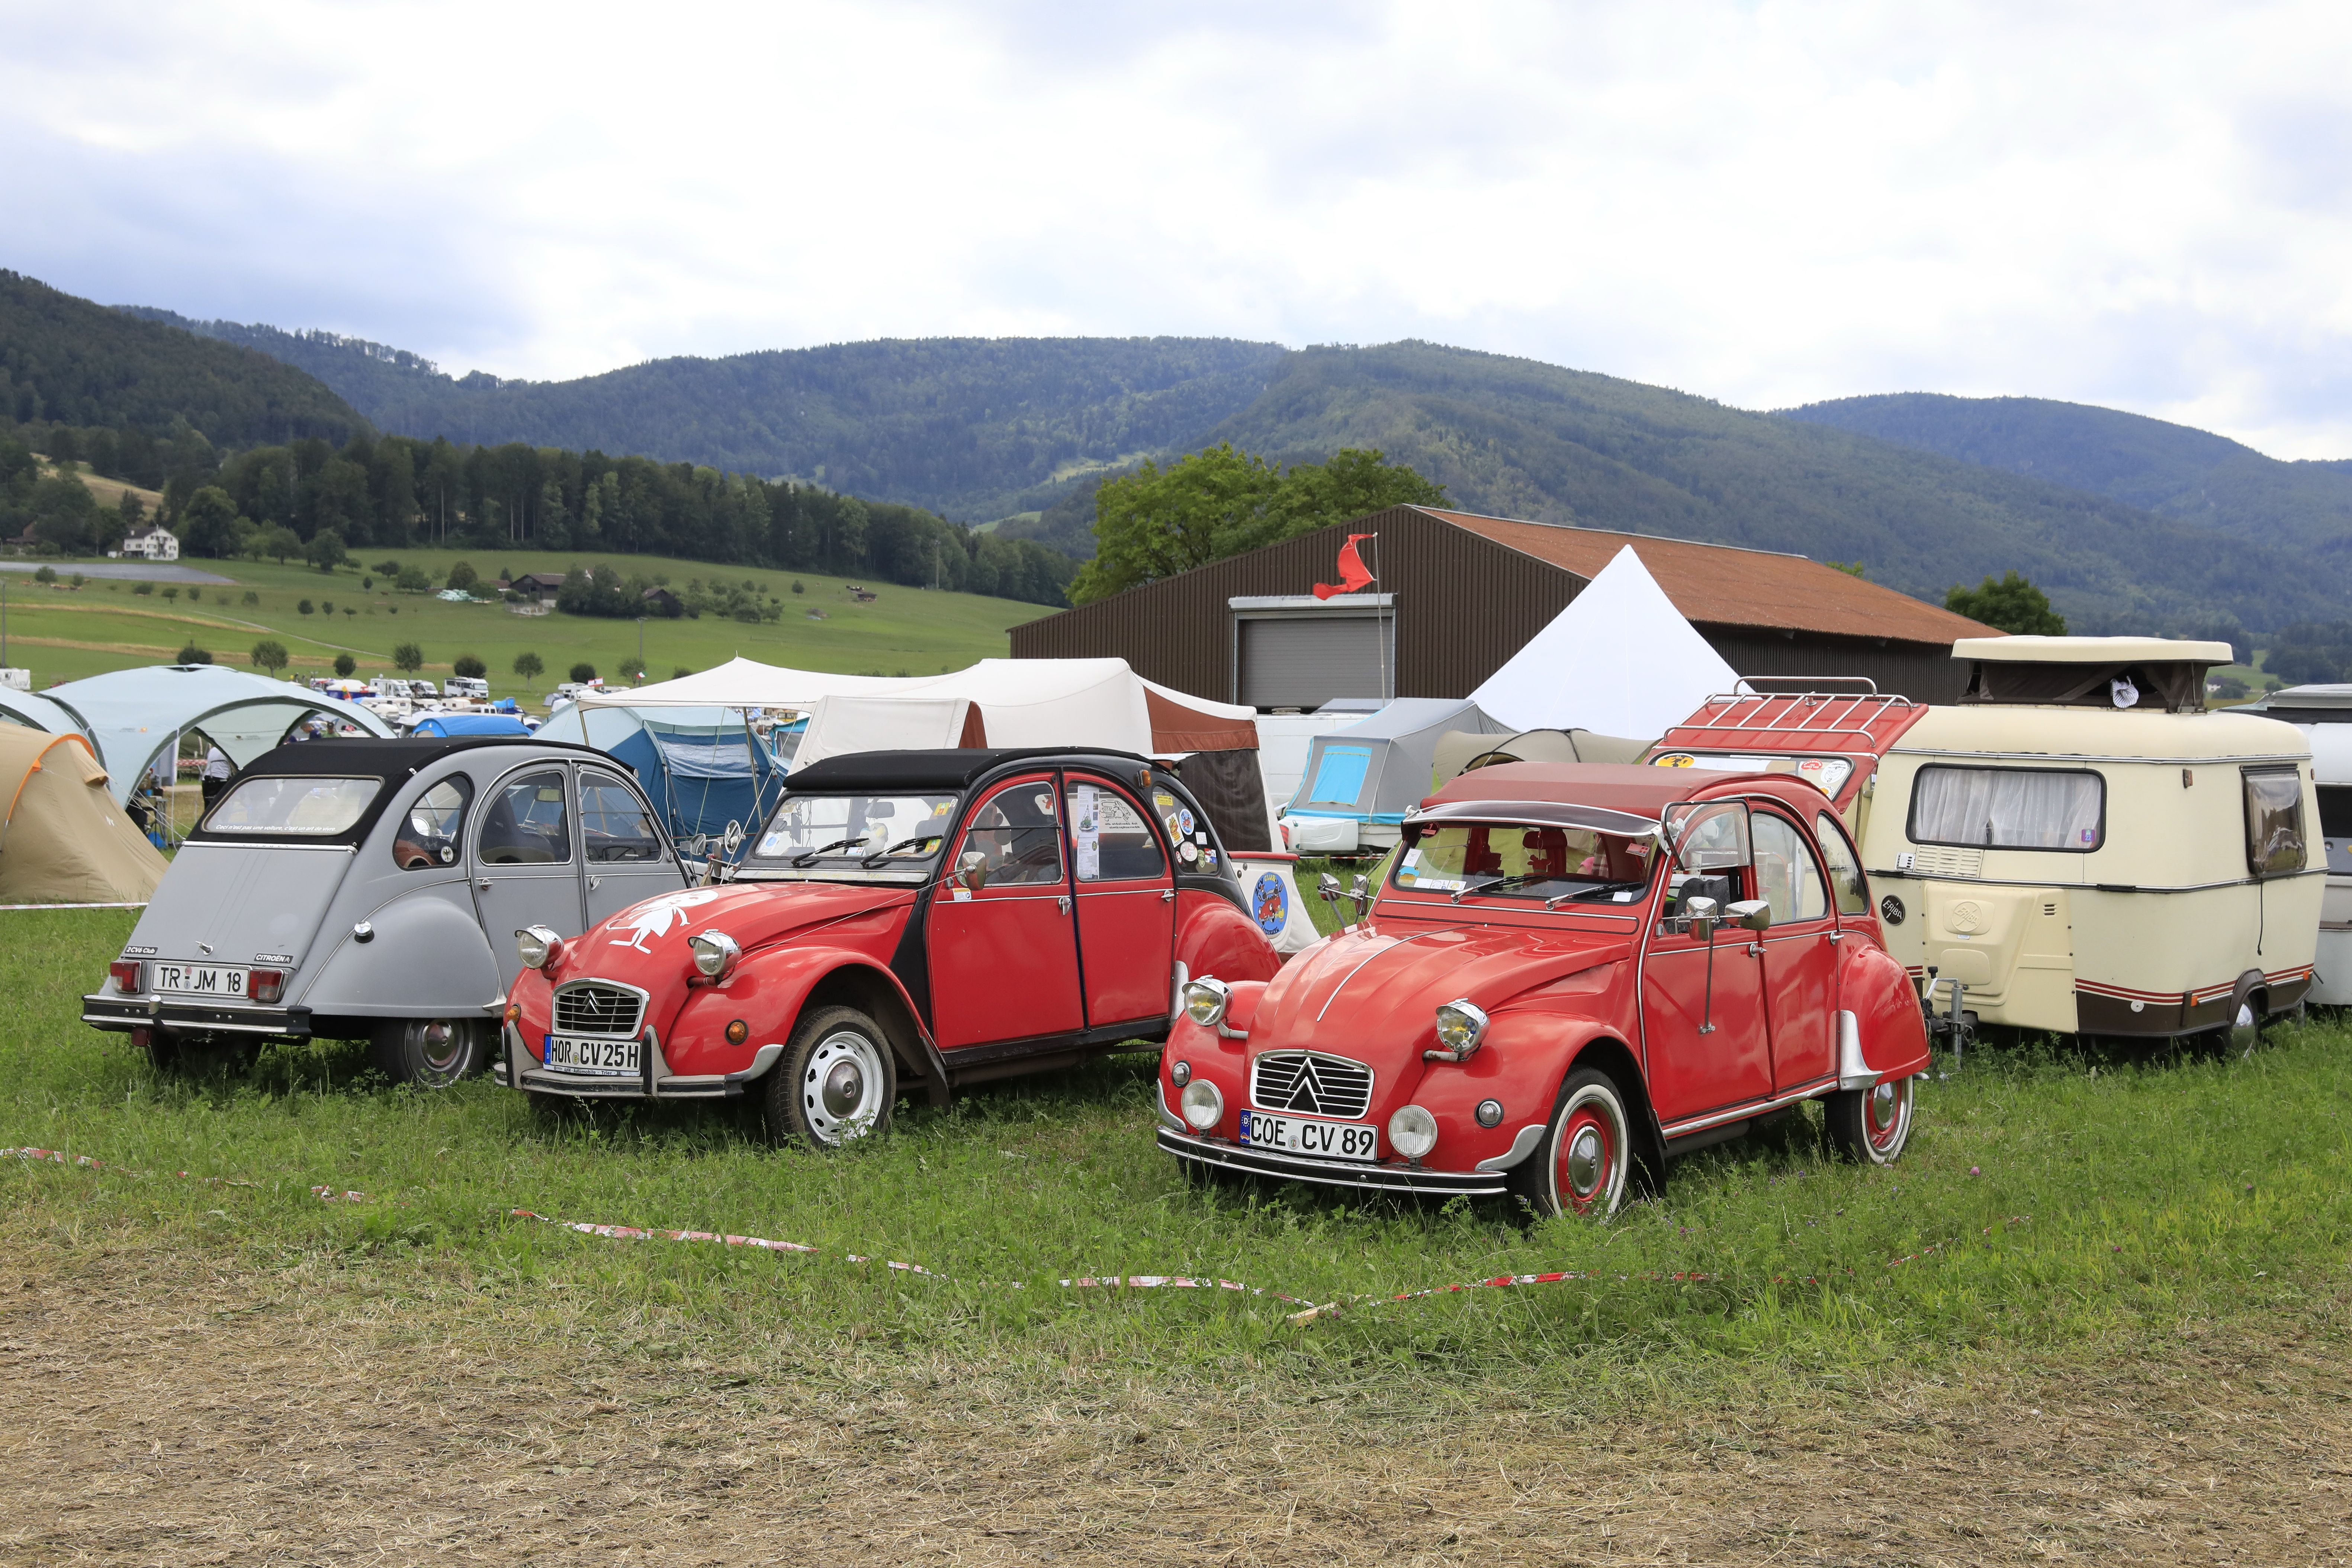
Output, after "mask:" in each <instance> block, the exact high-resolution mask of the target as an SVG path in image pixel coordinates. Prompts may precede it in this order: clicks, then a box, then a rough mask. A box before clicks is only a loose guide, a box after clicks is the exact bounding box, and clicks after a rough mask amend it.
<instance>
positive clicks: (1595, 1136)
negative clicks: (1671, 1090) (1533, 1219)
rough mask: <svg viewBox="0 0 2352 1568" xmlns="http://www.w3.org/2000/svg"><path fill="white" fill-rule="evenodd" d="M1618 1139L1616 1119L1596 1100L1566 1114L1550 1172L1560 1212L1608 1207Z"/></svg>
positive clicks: (1586, 1102)
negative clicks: (1605, 1111) (1552, 1168)
mask: <svg viewBox="0 0 2352 1568" xmlns="http://www.w3.org/2000/svg"><path fill="white" fill-rule="evenodd" d="M1617 1142H1618V1139H1617V1123H1616V1121H1614V1120H1613V1119H1612V1118H1611V1117H1609V1116H1608V1115H1607V1114H1605V1113H1604V1111H1603V1109H1602V1107H1601V1106H1600V1105H1599V1104H1597V1103H1596V1102H1594V1101H1591V1100H1587V1101H1585V1102H1584V1103H1583V1104H1580V1105H1579V1106H1577V1107H1576V1108H1575V1109H1574V1110H1570V1112H1569V1113H1568V1120H1567V1121H1566V1122H1565V1123H1563V1124H1562V1125H1561V1127H1560V1130H1559V1144H1558V1152H1557V1155H1556V1157H1555V1167H1556V1168H1555V1169H1554V1171H1553V1173H1552V1180H1553V1185H1554V1188H1555V1190H1556V1191H1557V1192H1558V1193H1559V1206H1560V1208H1561V1209H1562V1210H1563V1211H1565V1212H1567V1213H1570V1214H1590V1213H1591V1212H1592V1211H1593V1210H1594V1209H1595V1208H1598V1207H1606V1206H1607V1205H1608V1202H1609V1190H1610V1188H1611V1187H1612V1185H1613V1184H1615V1179H1616V1173H1617V1152H1618V1151H1617Z"/></svg>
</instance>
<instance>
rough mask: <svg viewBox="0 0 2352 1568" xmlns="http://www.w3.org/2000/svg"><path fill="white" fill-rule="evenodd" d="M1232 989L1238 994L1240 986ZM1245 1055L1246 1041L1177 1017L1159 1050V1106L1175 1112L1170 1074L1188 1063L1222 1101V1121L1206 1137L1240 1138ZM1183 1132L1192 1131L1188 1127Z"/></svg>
mask: <svg viewBox="0 0 2352 1568" xmlns="http://www.w3.org/2000/svg"><path fill="white" fill-rule="evenodd" d="M1219 978H1223V976H1220V977H1219ZM1252 989H1253V991H1262V990H1264V989H1265V988H1264V987H1263V986H1255V987H1253V988H1252ZM1235 990H1236V992H1238V991H1239V990H1240V987H1238V986H1236V987H1235ZM1237 1000H1238V998H1237ZM1247 1055H1248V1042H1247V1041H1245V1040H1238V1039H1231V1038H1228V1037H1225V1036H1223V1035H1220V1034H1218V1033H1217V1031H1216V1030H1214V1029H1213V1028H1208V1027H1205V1026H1202V1025H1199V1024H1196V1023H1194V1022H1192V1017H1191V1016H1190V1015H1189V1014H1184V1013H1179V1014H1177V1015H1176V1021H1175V1023H1174V1024H1172V1025H1171V1026H1170V1027H1169V1030H1168V1043H1167V1044H1166V1045H1164V1046H1162V1047H1160V1103H1161V1104H1163V1105H1165V1106H1166V1107H1167V1108H1168V1109H1169V1110H1171V1112H1172V1111H1173V1110H1175V1109H1176V1100H1177V1096H1178V1095H1179V1094H1180V1093H1181V1092H1182V1091H1181V1090H1180V1089H1178V1088H1177V1087H1176V1082H1175V1079H1174V1078H1173V1077H1172V1076H1171V1074H1172V1073H1173V1072H1174V1070H1175V1067H1176V1064H1177V1063H1178V1062H1185V1063H1188V1064H1190V1066H1191V1068H1192V1076H1193V1077H1194V1078H1196V1079H1206V1080H1207V1081H1209V1082H1211V1083H1213V1084H1215V1085H1216V1086H1217V1092H1218V1093H1219V1094H1221V1095H1223V1096H1224V1099H1225V1115H1224V1120H1223V1121H1220V1122H1218V1123H1217V1125H1216V1126H1214V1127H1212V1128H1209V1129H1208V1130H1207V1131H1208V1132H1209V1134H1210V1135H1211V1136H1212V1137H1216V1138H1223V1139H1227V1140H1231V1139H1234V1138H1236V1137H1238V1136H1240V1134H1241V1110H1242V1107H1244V1106H1245V1105H1247V1104H1248V1103H1249V1081H1248V1073H1247ZM1184 1130H1185V1131H1188V1132H1190V1131H1192V1128H1191V1127H1189V1126H1188V1127H1186V1128H1185V1129H1184Z"/></svg>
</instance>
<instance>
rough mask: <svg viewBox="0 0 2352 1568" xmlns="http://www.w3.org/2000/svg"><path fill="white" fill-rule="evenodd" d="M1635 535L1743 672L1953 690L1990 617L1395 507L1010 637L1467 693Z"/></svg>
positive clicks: (1297, 704) (1287, 681) (1355, 693)
mask: <svg viewBox="0 0 2352 1568" xmlns="http://www.w3.org/2000/svg"><path fill="white" fill-rule="evenodd" d="M1351 533H1369V534H1373V535H1376V536H1377V542H1367V543H1366V544H1365V545H1364V546H1363V551H1364V561H1365V564H1366V565H1367V566H1369V567H1370V568H1372V569H1373V570H1374V571H1376V572H1377V573H1378V574H1379V575H1380V580H1379V581H1378V582H1377V583H1375V584H1373V585H1372V586H1371V587H1370V589H1369V590H1368V591H1366V592H1364V593H1361V594H1352V595H1339V596H1335V597H1333V598H1331V599H1328V600H1321V599H1318V598H1316V597H1315V595H1314V585H1315V584H1317V583H1318V582H1320V583H1328V582H1331V581H1333V580H1335V579H1336V578H1337V577H1338V575H1339V573H1338V570H1337V566H1336V563H1337V560H1338V557H1339V547H1340V546H1341V545H1342V544H1344V543H1346V542H1347V539H1348V536H1349V534H1351ZM1629 544H1630V545H1632V546H1633V552H1634V553H1635V554H1636V555H1638V556H1640V557H1641V560H1642V564H1643V566H1645V567H1647V568H1648V569H1649V573H1650V575H1651V576H1652V577H1654V578H1655V579H1656V580H1657V584H1658V586H1659V587H1660V588H1662V589H1664V592H1665V595H1666V597H1667V598H1668V599H1669V600H1671V601H1673V603H1674V605H1675V608H1676V609H1678V610H1680V611H1682V613H1683V615H1684V616H1685V618H1686V619H1687V620H1689V621H1690V622H1691V624H1692V625H1693V626H1696V627H1697V628H1698V631H1699V634H1700V635H1701V636H1702V637H1706V640H1707V641H1708V642H1709V643H1711V644H1713V645H1714V647H1715V648H1716V651H1717V652H1718V653H1720V654H1722V655H1723V658H1724V662H1725V663H1727V664H1728V665H1730V666H1731V668H1733V669H1735V670H1738V672H1739V673H1740V674H1742V675H1754V676H1867V677H1868V678H1869V679H1872V680H1874V681H1876V682H1877V683H1878V689H1880V690H1881V691H1894V692H1901V693H1902V694H1904V695H1905V696H1906V697H1909V698H1911V699H1913V700H1916V701H1923V702H1950V701H1954V700H1957V699H1958V696H1959V694H1960V681H1961V677H1962V675H1963V673H1964V672H1963V670H1962V669H1961V668H1959V667H1958V665H1956V664H1955V663H1954V662H1953V659H1952V640H1953V639H1954V638H1955V637H1985V636H1988V635H1993V633H1992V628H1991V627H1990V626H1979V624H1978V623H1976V622H1975V621H1971V620H1969V619H1968V618H1967V617H1966V616H1957V615H1954V614H1953V613H1952V612H1950V611H1949V610H1946V609H1941V608H1938V607H1937V606H1936V605H1928V604H1923V603H1922V602H1920V601H1919V600H1917V599H1914V598H1912V597H1911V596H1910V595H1906V594H1898V593H1896V592H1895V590H1894V589H1892V588H1886V587H1882V586H1880V585H1879V584H1875V583H1867V582H1864V581H1863V580H1862V579H1861V578H1859V577H1853V576H1849V575H1848V574H1845V573H1843V572H1839V571H1836V570H1834V569H1833V568H1831V567H1828V566H1824V565H1822V564H1821V563H1819V562H1815V561H1809V560H1807V559H1805V558H1804V557H1803V556H1801V555H1783V554H1779V553H1776V552H1769V551H1761V550H1742V549H1738V548H1737V547H1735V546H1732V545H1726V544H1698V543H1693V542H1689V541H1687V540H1679V539H1657V538H1654V537H1652V536H1650V535H1648V534H1638V533H1611V532H1605V531H1601V530H1599V529H1591V528H1577V527H1573V526H1570V525H1567V524H1562V523H1549V522H1519V521H1513V520H1511V519H1509V518H1500V517H1479V516H1476V515H1475V514H1473V513H1470V512H1462V511H1444V510H1437V509H1435V508H1432V507H1418V506H1398V507H1390V508H1389V509H1387V510H1384V511H1376V512H1372V513H1370V515H1368V516H1365V517H1360V518H1358V519H1356V520H1355V521H1352V522H1345V523H1335V524H1333V525H1332V526H1331V527H1329V528H1325V529H1318V530H1317V531H1315V532H1313V533H1307V534H1301V535H1300V536H1299V537H1297V539H1290V540H1285V541H1284V542H1282V543H1280V544H1270V545H1268V546H1266V547H1265V549H1263V550H1254V551H1251V552H1249V553H1247V554H1245V555H1236V556H1234V557H1233V558H1232V559H1230V560H1225V561H1219V562H1216V563H1213V564H1210V565H1207V566H1202V567H1197V568H1195V569H1194V570H1192V571H1190V572H1185V573H1181V574H1178V575H1176V576H1174V577H1169V578H1165V579H1162V580H1161V581H1160V582H1157V583H1148V584H1144V585H1143V586H1142V587H1139V588H1131V589H1129V590H1128V591H1127V592H1126V593H1124V594H1117V595H1112V596H1111V597H1109V598H1108V599H1099V600H1097V601H1096V602H1095V603H1093V604H1091V605H1080V606H1079V607H1078V608H1076V609H1074V610H1065V611H1063V612H1062V613H1061V614H1059V615H1055V616H1046V617H1045V619H1043V620H1039V621H1031V622H1029V623H1028V624H1027V625H1025V626H1015V627H1013V657H1014V658H1106V657H1117V658H1124V659H1125V660H1127V662H1128V663H1129V664H1130V665H1132V666H1133V667H1134V668H1135V671H1136V673H1137V674H1139V675H1141V676H1143V677H1144V678H1145V679H1150V680H1156V681H1159V682H1160V683H1161V684H1162V685H1164V686H1172V687H1174V688H1176V689H1178V690H1180V691H1189V692H1191V693H1192V694H1193V695H1194V696H1197V697H1206V698H1210V699H1213V700H1218V701H1224V702H1247V703H1251V704H1253V705H1255V707H1257V708H1259V709H1260V710H1266V709H1275V708H1298V709H1312V708H1315V707H1317V706H1319V705H1320V704H1322V703H1324V702H1328V701H1329V700H1332V699H1333V698H1339V697H1382V696H1389V697H1467V696H1468V695H1470V693H1471V691H1472V690H1473V689H1475V687H1476V686H1477V685H1478V684H1479V683H1480V682H1481V681H1483V680H1485V679H1486V677H1488V676H1489V675H1492V674H1493V673H1494V672H1495V671H1496V669H1497V668H1500V667H1501V666H1502V664H1503V662H1504V661H1505V660H1507V659H1508V658H1510V657H1511V656H1512V655H1513V654H1515V653H1517V652H1518V650H1519V649H1520V647H1522V646H1524V645H1525V644H1526V643H1527V641H1528V638H1530V637H1534V636H1535V635H1536V633H1537V632H1538V631H1540V630H1541V629H1542V628H1543V627H1544V626H1547V625H1549V623H1550V621H1551V619H1552V617H1553V616H1557V615H1559V612H1560V611H1561V610H1562V609H1564V608H1566V607H1567V605H1568V604H1569V602H1570V600H1572V599H1574V598H1575V597H1576V595H1578V594H1580V593H1581V592H1583V590H1584V586H1585V584H1588V583H1590V582H1591V581H1592V579H1593V577H1594V576H1595V575H1596V574H1598V573H1599V572H1600V571H1601V568H1602V567H1603V566H1606V565H1607V564H1608V563H1610V561H1611V560H1612V558H1614V557H1615V555H1616V553H1617V552H1618V551H1619V550H1620V549H1622V548H1623V547H1624V546H1626V545H1629ZM1376 650H1377V653H1376ZM1376 658H1378V659H1380V660H1381V661H1382V662H1380V663H1376V662H1375V660H1376ZM1383 664H1384V665H1385V668H1383ZM1384 683H1385V684H1386V685H1387V687H1388V689H1387V690H1385V691H1383V690H1382V689H1381V687H1382V685H1383V684H1384Z"/></svg>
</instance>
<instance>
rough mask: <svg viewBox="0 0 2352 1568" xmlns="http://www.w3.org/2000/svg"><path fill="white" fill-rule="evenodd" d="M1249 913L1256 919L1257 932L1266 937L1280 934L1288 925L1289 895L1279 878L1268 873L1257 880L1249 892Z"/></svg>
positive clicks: (1270, 872) (1272, 873)
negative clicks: (1262, 933)
mask: <svg viewBox="0 0 2352 1568" xmlns="http://www.w3.org/2000/svg"><path fill="white" fill-rule="evenodd" d="M1250 912H1251V913H1252V914H1255V916H1256V917H1257V929H1258V930H1260V931H1264V932H1265V934H1266V935H1268V936H1280V935H1281V934H1282V928H1283V927H1284V926H1286V925H1288V924H1289V923H1290V893H1289V890H1288V889H1286V888H1284V887H1283V885H1282V879H1281V878H1280V877H1279V876H1276V874H1275V873H1274V872H1272V871H1268V872H1266V873H1265V874H1264V875H1263V876H1261V877H1259V878H1258V879H1257V886H1256V887H1255V889H1251V892H1250Z"/></svg>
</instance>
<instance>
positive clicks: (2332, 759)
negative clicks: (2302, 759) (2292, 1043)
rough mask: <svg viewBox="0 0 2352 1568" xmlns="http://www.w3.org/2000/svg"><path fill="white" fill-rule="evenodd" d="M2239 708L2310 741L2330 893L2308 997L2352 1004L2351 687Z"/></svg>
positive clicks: (2297, 690)
mask: <svg viewBox="0 0 2352 1568" xmlns="http://www.w3.org/2000/svg"><path fill="white" fill-rule="evenodd" d="M2240 711H2241V712H2245V713H2262V714H2263V715H2265V716H2267V717H2269V718H2272V719H2276V720H2279V721H2282V722H2284V723H2288V724H2292V725H2294V727H2295V728H2296V729H2298V730H2300V731H2303V733H2304V738H2305V740H2307V741H2309V742H2311V761H2312V772H2313V773H2314V775H2315V777H2316V778H2317V780H2318V782H2319V841H2320V844H2321V846H2322V847H2323V849H2324V851H2325V853H2326V858H2327V897H2326V901H2324V902H2323V903H2322V904H2321V905H2320V907H2319V951H2318V954H2317V956H2316V957H2315V959H2314V961H2313V962H2314V964H2315V968H2314V970H2313V973H2312V976H2311V991H2310V994H2309V995H2308V996H2307V997H2306V998H2305V999H2306V1000H2308V1001H2312V1002H2317V1003H2320V1004H2321V1005H2325V1006H2329V1007H2343V1006H2347V1005H2352V686H2290V687H2288V688H2287V689H2285V690H2284V691H2273V692H2272V693H2271V694H2270V696H2268V697H2266V698H2264V699H2263V700H2262V701H2260V702H2256V703H2250V704H2248V705H2247V706H2246V707H2245V708H2242V709H2241V710H2240Z"/></svg>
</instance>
